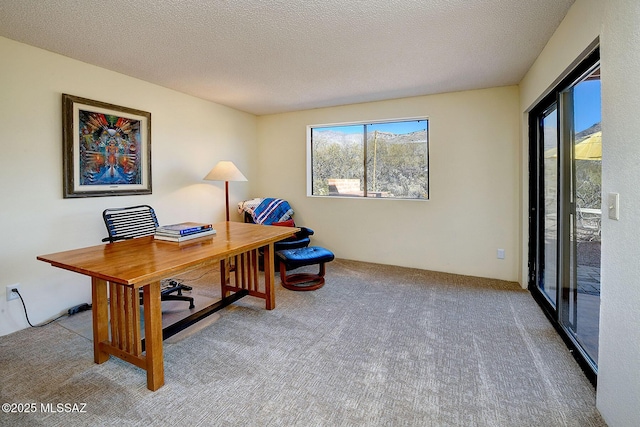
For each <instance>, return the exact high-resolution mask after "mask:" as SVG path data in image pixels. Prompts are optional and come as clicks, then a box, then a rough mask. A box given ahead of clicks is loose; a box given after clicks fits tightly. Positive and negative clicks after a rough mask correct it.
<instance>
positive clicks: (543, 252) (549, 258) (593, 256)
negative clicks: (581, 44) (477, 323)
mask: <svg viewBox="0 0 640 427" xmlns="http://www.w3.org/2000/svg"><path fill="white" fill-rule="evenodd" d="M600 111H601V108H600V65H599V56H598V51H597V50H596V51H595V52H594V53H592V54H591V55H590V56H589V57H588V58H587V59H585V60H584V61H583V62H582V63H581V64H580V65H579V66H578V67H577V68H576V69H575V70H573V72H571V73H570V74H569V75H568V76H567V78H565V79H564V80H563V81H562V82H561V83H560V84H559V85H558V86H557V87H556V88H555V89H554V90H553V91H552V93H550V94H549V95H548V96H547V97H545V98H544V99H543V100H542V101H541V102H540V104H538V105H537V106H536V107H535V108H534V109H533V110H532V111H531V113H530V115H529V127H530V128H529V135H530V154H531V155H530V160H531V161H530V178H531V179H530V190H529V191H530V197H529V200H530V251H529V279H530V283H529V289H530V290H531V292H532V294H533V295H534V297H535V298H536V300H537V301H538V302H539V303H540V305H541V306H542V308H543V309H544V310H545V312H546V313H547V315H548V316H549V318H550V319H551V321H552V322H553V323H554V325H555V326H556V328H557V329H558V331H560V333H561V334H562V335H563V337H564V338H565V340H566V341H567V343H568V344H569V346H570V347H571V348H574V349H576V350H577V353H576V354H577V357H578V358H579V361H581V363H582V364H583V367H584V368H585V371H586V372H587V373H589V372H590V373H591V375H590V377H591V379H592V380H593V381H594V382H595V378H596V375H597V366H598V324H599V313H600V242H601V235H600V223H601V216H602V212H601V202H602V196H601V194H602V192H601V174H602V130H601V117H600Z"/></svg>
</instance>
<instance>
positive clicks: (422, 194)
mask: <svg viewBox="0 0 640 427" xmlns="http://www.w3.org/2000/svg"><path fill="white" fill-rule="evenodd" d="M428 127H429V122H428V120H427V119H426V118H421V119H405V120H395V121H384V122H374V123H371V122H370V123H357V124H356V123H353V124H340V125H318V126H309V127H308V132H309V135H308V137H309V143H310V150H309V152H310V154H311V156H310V180H309V181H310V182H309V193H310V195H313V196H347V197H375V198H390V199H420V200H426V199H428V198H429V137H428V135H429V132H428Z"/></svg>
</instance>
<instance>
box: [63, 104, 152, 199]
mask: <svg viewBox="0 0 640 427" xmlns="http://www.w3.org/2000/svg"><path fill="white" fill-rule="evenodd" d="M62 139H63V150H64V151H63V156H62V161H63V171H64V180H63V181H64V185H63V187H64V188H63V193H64V198H65V199H66V198H78V197H105V196H124V195H141V194H151V191H152V186H151V113H149V112H146V111H141V110H136V109H133V108H128V107H122V106H119V105H113V104H108V103H106V102H100V101H94V100H91V99H87V98H81V97H78V96H73V95H68V94H62Z"/></svg>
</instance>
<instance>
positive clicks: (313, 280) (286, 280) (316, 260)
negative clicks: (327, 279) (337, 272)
mask: <svg viewBox="0 0 640 427" xmlns="http://www.w3.org/2000/svg"><path fill="white" fill-rule="evenodd" d="M276 255H277V257H278V259H279V260H280V280H281V281H282V286H283V287H285V288H287V289H289V290H292V291H314V290H316V289H320V288H321V287H322V286H324V275H325V264H326V263H328V262H331V261H333V259H334V258H335V256H334V255H333V252H331V251H330V250H328V249H325V248H321V247H319V246H308V247H304V248H297V249H285V250H281V251H277V252H276ZM316 264H318V265H319V267H318V268H319V271H318V274H313V273H293V274H289V275H287V270H295V269H296V268H300V267H304V266H308V265H316Z"/></svg>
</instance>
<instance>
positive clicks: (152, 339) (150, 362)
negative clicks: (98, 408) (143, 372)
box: [142, 282, 164, 391]
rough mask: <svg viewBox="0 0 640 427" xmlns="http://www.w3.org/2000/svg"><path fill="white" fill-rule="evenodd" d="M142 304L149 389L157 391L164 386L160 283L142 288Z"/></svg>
mask: <svg viewBox="0 0 640 427" xmlns="http://www.w3.org/2000/svg"><path fill="white" fill-rule="evenodd" d="M142 303H143V307H144V335H145V337H144V340H145V349H146V361H147V366H146V369H147V388H148V389H149V390H151V391H156V390H157V389H159V388H160V387H162V386H163V385H164V361H163V358H162V307H161V303H160V283H159V282H155V283H151V284H149V285H146V286H144V287H143V288H142Z"/></svg>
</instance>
